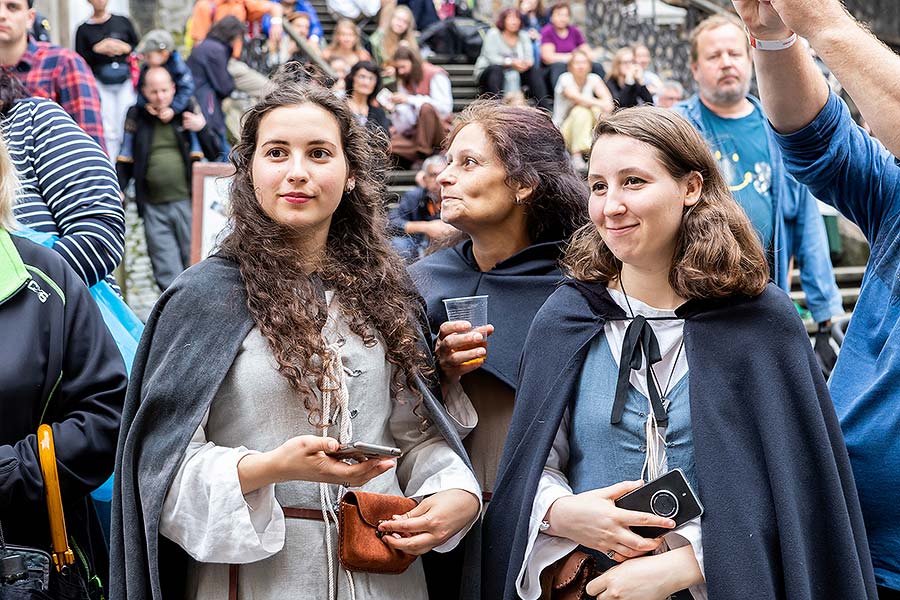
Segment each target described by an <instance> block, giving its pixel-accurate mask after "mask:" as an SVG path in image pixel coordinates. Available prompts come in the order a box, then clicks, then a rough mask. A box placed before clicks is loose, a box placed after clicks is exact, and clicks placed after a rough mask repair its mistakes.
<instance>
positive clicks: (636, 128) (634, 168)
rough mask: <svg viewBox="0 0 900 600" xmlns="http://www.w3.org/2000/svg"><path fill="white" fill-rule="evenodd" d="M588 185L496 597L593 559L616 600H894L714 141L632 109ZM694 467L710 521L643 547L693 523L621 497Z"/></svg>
mask: <svg viewBox="0 0 900 600" xmlns="http://www.w3.org/2000/svg"><path fill="white" fill-rule="evenodd" d="M588 184H589V186H590V188H591V197H590V209H589V212H590V217H591V221H592V223H591V224H589V225H587V226H585V227H584V228H582V230H581V231H579V233H577V234H576V235H575V236H574V238H573V241H572V243H571V245H570V246H569V248H568V250H567V253H566V256H565V259H564V266H565V267H566V269H567V271H568V273H569V275H570V276H571V278H570V279H569V280H567V281H566V282H565V283H564V284H563V285H562V286H560V287H559V289H558V290H557V291H556V292H554V294H553V295H552V296H550V298H549V299H548V300H547V302H546V303H545V304H544V305H543V307H542V308H541V309H540V311H538V314H537V315H536V316H535V319H534V322H533V324H532V327H531V330H530V332H529V334H528V338H527V341H526V343H525V348H524V351H523V358H522V363H521V367H520V370H519V385H518V391H517V395H516V404H515V412H514V415H513V419H512V422H511V425H510V431H509V436H508V438H507V442H506V446H505V448H504V452H503V458H502V460H501V463H500V467H499V472H498V475H497V481H496V485H495V487H494V501H493V502H492V503H491V504H490V506H489V508H488V511H487V514H486V516H485V522H484V526H483V545H482V573H483V575H484V577H483V579H482V580H481V585H482V589H481V591H480V595H481V597H482V598H485V599H487V598H491V599H497V598H508V599H512V598H519V597H521V598H523V599H524V600H535V599H537V598H538V597H540V596H541V594H542V591H543V592H544V593H546V591H547V590H546V588H547V581H546V580H547V579H548V577H547V576H548V575H549V574H550V573H551V572H552V571H553V569H554V566H559V563H557V561H559V560H561V559H564V558H565V557H566V556H567V555H568V554H569V553H570V552H572V551H573V550H576V549H580V550H581V551H585V552H586V553H588V554H591V555H593V556H594V558H595V560H596V561H597V563H598V567H599V569H598V570H599V572H598V573H596V574H594V575H592V576H591V577H590V578H589V583H587V586H586V592H587V594H589V595H590V596H596V597H597V598H601V599H611V598H628V599H629V600H663V599H664V598H667V597H669V596H670V595H672V594H678V595H679V597H692V598H695V599H698V598H702V599H705V598H707V597H709V598H716V599H730V598H761V599H762V598H765V599H781V598H784V599H791V600H799V599H803V600H813V599H816V600H821V599H834V600H838V599H844V598H872V599H874V598H875V586H874V580H873V575H872V565H871V562H870V559H869V555H868V551H867V547H866V537H865V530H864V528H863V523H862V518H861V515H860V511H859V502H858V499H857V497H856V492H855V488H854V485H853V478H852V474H851V471H850V467H849V461H848V457H847V451H846V448H845V446H844V443H843V438H842V436H841V432H840V429H839V426H838V422H837V419H836V417H835V413H834V408H833V407H832V404H831V399H830V396H829V394H828V390H827V388H826V387H825V381H824V380H823V378H822V375H821V371H820V370H819V368H818V367H817V365H816V361H815V357H814V356H813V353H812V349H811V347H810V344H809V340H808V337H807V335H806V332H805V330H804V328H803V325H802V323H801V321H800V319H799V317H798V316H797V313H796V311H795V310H794V309H793V306H792V304H791V302H790V299H789V298H788V297H787V296H786V295H785V294H784V293H783V292H781V291H780V290H778V289H777V288H776V287H774V286H773V285H772V284H770V283H769V282H768V269H767V266H766V259H765V256H764V254H763V250H762V248H761V246H760V244H759V241H758V239H757V238H756V236H755V235H754V234H753V230H752V228H751V226H750V224H749V221H748V220H747V217H746V215H745V214H744V213H743V212H742V211H741V210H740V208H739V207H738V205H737V204H736V203H735V202H734V200H733V198H732V197H731V194H730V193H729V192H728V188H727V186H726V184H725V183H724V180H723V179H722V176H721V175H720V173H719V171H718V169H717V168H716V163H715V161H714V160H713V158H712V156H711V155H710V153H709V150H708V148H707V146H706V144H705V143H704V141H703V139H702V138H701V137H700V136H699V135H698V134H697V132H696V131H695V130H694V129H693V128H691V127H690V126H689V124H688V123H687V122H686V121H684V120H683V119H682V118H680V117H678V116H677V115H674V114H673V113H671V112H668V111H665V110H662V109H656V108H652V107H642V108H638V109H628V110H623V111H620V112H618V113H616V114H614V115H612V116H609V117H605V118H603V119H601V121H600V123H599V124H598V126H597V128H596V130H595V142H594V146H593V150H592V154H591V162H590V171H589V178H588ZM675 468H680V469H681V470H682V471H683V472H684V474H685V475H686V478H687V480H688V481H689V482H690V484H691V486H692V487H693V489H694V490H695V491H696V492H697V494H698V496H699V498H700V501H701V502H702V504H703V505H704V508H705V512H704V513H703V514H702V516H701V517H698V518H695V519H693V520H692V521H689V522H688V523H687V524H686V525H684V526H682V527H679V528H678V529H677V530H675V531H671V532H670V533H667V534H665V535H663V536H661V537H659V538H656V539H646V538H643V537H641V536H639V535H637V534H636V533H634V531H632V529H631V527H632V526H635V525H653V526H662V527H667V528H672V527H673V526H674V522H672V521H669V520H668V519H663V518H661V517H659V516H656V515H651V514H648V513H642V512H632V511H626V510H623V509H620V508H617V507H616V506H615V505H614V501H615V500H616V499H617V498H618V497H620V496H621V495H623V494H624V493H626V492H628V491H630V490H632V489H635V488H636V487H639V486H640V485H641V483H642V480H652V479H655V478H656V477H658V476H660V475H662V474H664V473H666V472H668V471H669V470H671V469H675ZM826 523H827V525H826ZM604 569H606V570H605V572H604ZM542 572H543V574H544V577H543V578H542ZM542 579H543V580H542ZM542 588H543V590H542ZM686 594H689V596H687V595H686Z"/></svg>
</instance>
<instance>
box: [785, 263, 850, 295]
mask: <svg viewBox="0 0 900 600" xmlns="http://www.w3.org/2000/svg"><path fill="white" fill-rule="evenodd" d="M865 272H866V267H865V266H860V267H835V268H834V279H835V281H836V282H837V284H838V287H840V288H845V287H846V288H858V287H859V286H860V285H862V278H863V274H865ZM791 289H793V290H799V289H800V271H799V270H798V269H794V270H793V271H791Z"/></svg>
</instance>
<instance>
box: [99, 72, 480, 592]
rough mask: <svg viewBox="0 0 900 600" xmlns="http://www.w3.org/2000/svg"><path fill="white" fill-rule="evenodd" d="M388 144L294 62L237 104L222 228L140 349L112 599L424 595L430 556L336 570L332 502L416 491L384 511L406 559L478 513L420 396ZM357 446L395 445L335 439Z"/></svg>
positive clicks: (423, 356) (431, 403)
mask: <svg viewBox="0 0 900 600" xmlns="http://www.w3.org/2000/svg"><path fill="white" fill-rule="evenodd" d="M313 125H314V126H313ZM380 147H381V144H377V143H375V142H374V139H373V137H372V135H371V133H369V132H368V130H366V129H365V128H363V127H361V126H359V125H358V124H357V122H356V120H355V118H354V117H353V114H352V113H351V112H350V110H349V108H348V107H347V105H346V103H345V102H343V101H342V100H340V99H337V98H335V97H334V96H333V95H332V94H331V93H330V92H329V91H327V90H325V89H324V88H320V87H317V86H309V87H305V86H301V85H298V84H295V83H293V82H292V81H291V80H290V79H289V78H286V77H283V78H281V79H279V80H278V81H277V87H276V88H275V89H274V90H273V91H272V92H270V93H269V94H268V95H267V96H265V97H264V98H263V99H262V100H261V101H260V102H259V103H258V104H257V105H256V106H255V107H253V108H252V109H250V111H249V112H248V113H247V115H246V116H245V119H244V126H243V130H242V134H241V140H240V142H239V143H238V145H237V146H235V149H234V151H233V152H232V162H233V164H234V166H235V168H236V175H235V177H234V180H233V183H232V188H231V205H230V211H231V219H230V229H229V233H228V234H227V235H226V237H225V238H224V239H223V240H222V242H221V246H220V249H219V253H218V254H217V255H216V256H214V257H211V258H209V259H207V260H205V261H203V262H201V263H200V264H198V265H196V266H194V267H193V268H191V269H189V270H188V271H187V272H186V273H185V274H184V275H183V276H182V277H180V278H179V279H178V280H177V281H176V282H175V283H174V284H173V286H172V287H170V288H169V290H167V291H166V293H165V294H164V295H163V297H162V298H161V299H160V301H159V302H158V304H157V305H156V307H155V308H154V311H153V315H152V317H151V319H150V321H149V322H148V324H147V329H146V332H145V336H144V339H143V342H142V346H141V349H140V351H139V354H138V358H137V359H136V361H135V365H134V377H135V379H134V385H132V386H131V388H130V395H129V397H128V400H127V404H128V408H127V417H126V418H125V419H124V425H123V429H122V436H121V442H120V448H119V456H118V466H119V470H118V471H117V473H118V474H119V475H120V480H119V486H118V489H117V494H116V509H115V510H116V513H117V514H116V522H115V523H114V525H113V529H114V534H113V555H114V556H115V557H116V558H115V559H114V560H115V561H116V563H115V564H116V567H115V568H114V569H113V576H112V579H113V593H112V594H111V597H120V598H126V597H127V598H139V599H142V598H149V597H158V592H157V590H160V589H162V590H165V592H164V594H163V595H164V596H165V597H185V596H187V597H192V598H224V597H232V598H250V597H257V598H259V597H262V598H280V597H287V596H289V595H290V594H292V593H294V594H296V593H298V592H300V593H302V595H303V596H304V597H310V598H330V599H335V598H351V599H352V598H354V597H355V592H354V590H364V592H361V593H364V594H365V597H367V598H378V599H385V600H386V599H389V598H390V599H393V598H404V599H406V598H408V599H424V598H427V594H426V591H425V581H424V576H423V572H422V567H421V563H420V562H419V561H417V562H415V563H413V564H412V566H410V567H409V568H408V569H407V570H406V571H404V572H403V573H401V574H396V575H387V574H375V573H369V572H366V573H355V574H353V575H352V576H351V574H350V573H349V572H348V571H345V570H344V569H343V568H342V567H341V566H339V565H338V561H337V539H336V537H335V534H336V526H335V525H336V523H335V515H334V512H333V511H334V503H335V502H336V501H338V500H339V499H340V498H341V494H342V493H343V492H344V491H346V490H347V489H348V488H351V487H352V488H362V489H363V490H364V491H369V492H378V493H384V494H390V495H394V496H407V497H411V498H415V499H417V500H420V502H419V504H418V506H417V507H416V508H415V509H413V510H411V511H409V512H408V513H406V514H404V515H399V516H397V517H396V518H395V519H394V520H391V521H388V522H386V523H382V524H381V525H380V528H381V530H382V531H383V532H385V533H386V535H385V536H384V537H383V543H385V544H387V545H388V546H390V547H392V548H394V549H396V550H400V551H403V552H406V553H408V554H414V555H418V554H423V553H425V552H427V551H428V550H431V549H433V548H436V547H442V546H443V548H440V549H449V548H452V547H453V546H455V544H456V543H457V541H458V539H459V538H460V537H461V534H462V533H463V532H464V531H465V529H466V527H467V526H468V525H470V524H471V523H472V522H473V521H474V520H475V518H476V516H477V514H478V512H479V505H480V493H481V492H480V488H479V487H478V484H477V482H476V481H475V479H474V476H473V474H472V472H471V470H470V468H469V466H468V465H467V462H468V461H467V460H466V458H465V456H464V450H463V449H462V446H461V443H460V441H459V437H458V435H457V434H456V429H455V428H454V426H453V425H451V421H450V420H449V418H448V417H447V415H446V413H445V412H444V409H443V406H442V405H441V404H440V403H439V402H437V401H436V400H435V398H434V397H433V396H432V395H431V393H430V392H429V391H428V387H427V379H428V377H429V374H430V373H432V372H433V370H432V367H431V364H430V359H429V356H428V348H427V345H426V344H425V343H424V342H423V340H422V336H421V333H420V329H419V323H420V320H419V318H420V317H419V314H420V307H419V301H418V300H417V297H416V293H415V290H414V289H413V288H412V287H411V283H410V282H409V279H408V278H407V276H406V274H405V272H404V271H403V266H402V265H403V261H402V260H401V259H400V258H399V257H398V256H397V255H395V254H394V252H393V251H392V250H391V249H390V246H389V243H388V241H387V239H386V237H385V231H386V228H387V223H386V219H385V216H384V209H383V206H384V193H385V192H384V168H385V157H384V153H383V151H381V150H379V148H380ZM352 441H363V442H368V443H374V444H378V445H383V446H396V447H399V448H400V449H401V450H402V451H403V456H402V458H400V459H399V460H398V461H397V463H396V465H395V463H394V461H393V460H386V459H381V460H379V459H375V460H369V461H364V462H362V463H359V464H352V465H351V464H347V463H345V462H342V461H340V460H338V459H336V458H332V457H330V456H329V455H328V454H327V452H333V451H335V450H337V449H338V447H339V446H340V445H341V444H345V443H348V442H352ZM395 467H396V468H395ZM138 489H139V490H140V492H139V493H138ZM283 507H284V508H283ZM286 519H287V520H286ZM133 523H144V524H146V527H147V528H146V530H144V529H143V528H141V527H138V528H136V529H137V531H135V528H133V527H132V525H131V524H133ZM125 524H127V525H125ZM392 533H393V534H394V535H392ZM229 564H230V565H231V567H229ZM238 564H240V567H238V566H237V565H238ZM229 594H231V595H230V596H229Z"/></svg>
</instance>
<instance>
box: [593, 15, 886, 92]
mask: <svg viewBox="0 0 900 600" xmlns="http://www.w3.org/2000/svg"><path fill="white" fill-rule="evenodd" d="M710 2H711V3H714V4H717V5H719V6H720V7H721V9H722V10H729V11H731V10H732V4H731V0H710ZM710 2H707V3H704V4H705V5H709V3H710ZM672 4H676V2H672ZM677 4H679V5H681V6H683V7H684V8H685V9H686V10H687V15H686V18H685V22H684V24H683V25H658V24H657V23H655V22H654V21H653V19H652V18H648V17H646V16H643V17H642V16H639V15H638V12H637V5H636V3H635V2H628V1H623V0H588V1H587V2H586V8H587V26H586V29H587V34H588V39H589V41H590V43H591V44H592V45H594V46H598V47H600V48H603V49H604V50H605V51H606V52H607V53H608V54H609V56H610V57H611V55H612V53H614V52H615V51H616V50H617V49H619V48H621V47H623V46H627V45H630V44H634V43H638V42H642V43H644V44H646V45H647V47H649V48H650V51H651V53H652V54H653V57H654V66H655V68H656V71H657V73H659V74H660V76H662V77H663V78H671V79H675V80H677V81H680V82H681V83H682V84H683V85H684V86H685V89H686V90H688V91H690V90H693V89H694V81H693V78H692V77H691V71H690V66H689V45H688V41H687V40H688V36H689V35H690V31H691V30H692V29H693V27H694V25H696V24H697V23H699V22H700V21H701V20H703V19H704V18H706V17H707V16H709V15H710V14H711V11H710V10H706V9H701V8H699V7H698V5H697V4H696V3H694V2H692V1H691V0H681V1H679V2H677ZM845 4H846V5H847V7H848V9H849V10H850V11H851V12H852V13H853V14H854V15H855V16H856V18H858V19H860V20H861V21H864V22H865V23H867V24H868V25H869V26H870V27H871V29H872V31H873V32H875V33H876V34H877V35H878V36H879V37H880V38H881V39H883V40H884V41H885V42H887V43H888V44H892V45H894V46H895V50H897V49H900V2H897V0H846V2H845Z"/></svg>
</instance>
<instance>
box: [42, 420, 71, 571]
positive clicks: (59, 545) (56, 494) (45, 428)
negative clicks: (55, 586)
mask: <svg viewBox="0 0 900 600" xmlns="http://www.w3.org/2000/svg"><path fill="white" fill-rule="evenodd" d="M37 441H38V458H39V459H40V462H41V473H42V474H43V476H44V491H45V493H46V495H47V515H48V516H49V517H50V542H51V546H52V552H51V555H52V556H53V564H54V565H55V566H56V570H57V571H62V570H63V568H64V567H67V566H69V565H71V564H73V563H74V562H75V554H74V553H73V552H72V549H71V548H70V547H69V536H68V535H67V534H66V517H65V515H64V514H63V504H62V494H61V493H60V491H59V473H58V472H57V470H56V447H55V446H54V445H53V430H52V429H51V428H50V426H49V425H41V426H40V427H38V432H37Z"/></svg>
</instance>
